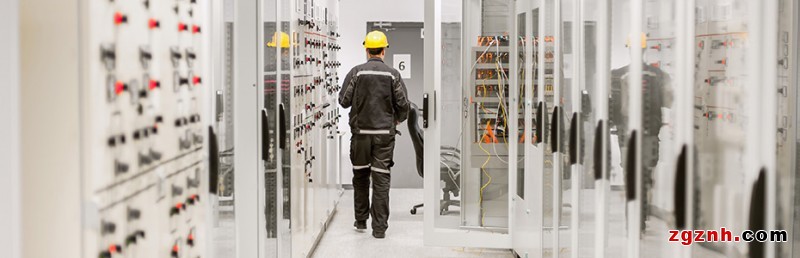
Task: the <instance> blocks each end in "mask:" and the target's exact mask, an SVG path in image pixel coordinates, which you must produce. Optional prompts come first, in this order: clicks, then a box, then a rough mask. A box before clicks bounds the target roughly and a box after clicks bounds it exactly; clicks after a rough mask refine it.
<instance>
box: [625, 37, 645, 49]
mask: <svg viewBox="0 0 800 258" xmlns="http://www.w3.org/2000/svg"><path fill="white" fill-rule="evenodd" d="M640 37H641V42H640V43H641V45H642V49H645V48H647V35H645V34H644V33H642V34H641V35H640ZM630 46H631V36H630V35H629V36H628V39H626V40H625V47H630Z"/></svg>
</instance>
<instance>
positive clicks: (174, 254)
mask: <svg viewBox="0 0 800 258" xmlns="http://www.w3.org/2000/svg"><path fill="white" fill-rule="evenodd" d="M179 251H180V247H178V244H175V245H173V246H172V257H175V258H178V252H179Z"/></svg>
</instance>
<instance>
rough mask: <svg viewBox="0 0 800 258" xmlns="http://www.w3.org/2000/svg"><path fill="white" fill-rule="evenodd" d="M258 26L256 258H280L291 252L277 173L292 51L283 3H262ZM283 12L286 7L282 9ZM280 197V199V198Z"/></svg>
mask: <svg viewBox="0 0 800 258" xmlns="http://www.w3.org/2000/svg"><path fill="white" fill-rule="evenodd" d="M259 4H260V5H261V9H260V15H259V17H260V21H261V22H260V25H259V31H260V34H259V39H260V40H259V41H258V42H259V44H258V49H259V52H261V53H263V54H262V55H261V59H260V65H258V66H257V67H258V68H259V69H261V71H260V75H261V76H260V77H261V78H263V79H262V80H260V81H259V90H258V92H259V94H257V96H258V98H259V103H260V104H259V106H260V107H261V108H260V110H261V111H260V112H259V119H260V121H261V123H260V125H259V128H260V132H261V134H262V135H261V141H259V146H260V148H259V149H260V150H261V152H260V153H261V155H260V156H259V158H260V159H261V160H262V161H263V163H262V167H261V168H260V169H263V170H261V171H263V172H262V173H260V175H263V178H260V180H259V181H260V182H259V186H260V187H259V195H258V196H259V207H260V211H261V212H260V213H259V221H260V223H259V257H282V256H283V255H280V254H290V252H291V250H290V249H288V247H287V245H284V244H283V243H290V241H291V238H290V237H289V236H290V231H289V223H290V218H289V217H288V216H285V215H287V212H288V211H290V210H289V208H288V204H289V202H288V201H289V200H290V198H289V196H288V194H287V192H286V191H282V189H283V188H282V187H288V186H287V185H286V184H285V181H284V180H283V175H286V173H285V172H283V171H280V169H279V168H280V167H281V164H282V162H281V157H284V156H285V153H284V152H281V150H282V149H281V148H280V147H281V146H283V145H281V144H280V141H281V139H282V138H281V137H280V136H281V134H280V133H279V131H278V130H279V123H280V117H281V114H280V113H279V112H278V110H279V106H278V102H279V99H280V97H281V96H282V94H285V93H282V92H280V89H282V88H285V87H288V79H289V74H290V71H291V70H290V67H289V55H290V53H291V51H292V44H291V35H290V33H289V28H288V24H287V22H282V21H285V20H287V19H289V17H284V16H285V14H283V13H280V14H279V13H278V10H279V7H281V4H282V5H286V4H288V3H285V2H284V1H278V0H261V1H260V2H259ZM283 8H284V9H288V7H286V6H284V7H283ZM282 197H283V198H282Z"/></svg>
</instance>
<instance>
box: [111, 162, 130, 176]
mask: <svg viewBox="0 0 800 258" xmlns="http://www.w3.org/2000/svg"><path fill="white" fill-rule="evenodd" d="M128 169H129V166H128V164H125V163H122V162H119V161H118V160H114V172H115V173H116V174H122V173H127V172H128Z"/></svg>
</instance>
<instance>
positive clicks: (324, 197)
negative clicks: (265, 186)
mask: <svg viewBox="0 0 800 258" xmlns="http://www.w3.org/2000/svg"><path fill="white" fill-rule="evenodd" d="M291 4H292V5H291V8H292V12H291V15H289V17H290V18H289V19H288V21H289V22H288V26H289V28H284V29H288V30H287V31H286V32H287V34H288V35H289V37H290V39H291V40H290V46H288V47H289V49H288V51H287V56H286V57H287V59H286V60H287V61H288V62H284V63H283V65H284V66H283V67H282V69H283V70H284V71H288V73H287V74H288V75H289V76H287V77H286V81H287V82H288V84H285V85H284V87H285V88H281V92H282V93H281V94H283V95H282V97H281V99H282V104H283V106H284V109H285V110H283V111H280V112H285V114H286V121H285V122H286V125H287V128H286V130H287V131H286V137H287V138H288V139H286V140H287V141H288V143H287V146H286V149H287V150H288V151H287V152H285V154H284V155H285V156H284V157H283V162H284V164H283V167H285V168H288V169H290V172H288V174H289V175H290V177H291V179H290V182H284V184H291V194H290V195H291V198H292V203H291V206H292V207H291V211H292V212H291V223H292V226H291V230H292V250H293V252H292V255H293V256H298V257H299V256H303V257H306V256H307V255H308V254H309V253H310V251H311V250H312V249H313V246H314V243H316V241H318V239H319V238H320V237H321V236H322V233H323V232H324V230H325V226H324V225H325V224H326V223H327V222H328V220H329V219H330V217H331V215H332V214H333V210H334V209H335V205H336V203H337V202H338V196H339V194H340V193H339V190H340V189H341V188H340V184H339V183H338V179H339V177H340V176H339V174H338V171H339V168H338V164H339V162H338V160H339V159H340V157H339V155H338V154H339V150H340V141H341V140H340V132H339V128H338V125H339V119H340V109H339V102H338V99H339V91H340V90H341V86H340V85H339V79H340V78H339V68H340V67H341V63H340V62H339V60H338V58H337V55H338V53H339V51H340V50H341V46H340V45H339V37H340V34H339V33H340V31H339V21H338V16H339V15H338V5H339V3H338V1H333V0H330V1H323V0H293V1H291ZM287 15H288V14H287ZM284 173H287V172H286V171H285V172H284Z"/></svg>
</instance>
